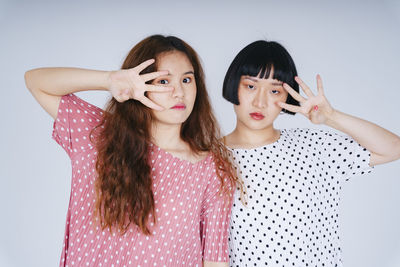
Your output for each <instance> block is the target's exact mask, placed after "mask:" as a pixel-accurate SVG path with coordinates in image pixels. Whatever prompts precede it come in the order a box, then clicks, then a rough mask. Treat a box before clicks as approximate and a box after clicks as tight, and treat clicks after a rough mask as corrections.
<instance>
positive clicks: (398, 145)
mask: <svg viewBox="0 0 400 267" xmlns="http://www.w3.org/2000/svg"><path fill="white" fill-rule="evenodd" d="M394 147H395V160H398V159H400V137H399V136H398V137H397V141H396V142H395V146H394Z"/></svg>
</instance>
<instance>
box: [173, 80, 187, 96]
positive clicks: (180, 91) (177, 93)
mask: <svg viewBox="0 0 400 267" xmlns="http://www.w3.org/2000/svg"><path fill="white" fill-rule="evenodd" d="M172 86H173V87H174V90H173V91H172V96H173V97H174V98H183V97H184V96H185V93H184V91H183V87H182V84H180V83H175V84H173V85H172Z"/></svg>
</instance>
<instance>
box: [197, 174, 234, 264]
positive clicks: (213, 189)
mask: <svg viewBox="0 0 400 267" xmlns="http://www.w3.org/2000/svg"><path fill="white" fill-rule="evenodd" d="M225 183H226V185H228V182H227V179H225ZM231 191H232V190H231ZM232 198H233V194H231V196H227V194H226V193H224V194H221V182H220V178H219V177H218V176H217V175H216V173H215V170H214V172H213V175H212V178H211V179H210V180H209V181H208V184H207V187H206V191H205V194H204V199H203V203H202V211H201V222H200V232H201V241H202V248H203V260H204V261H214V262H228V261H229V252H228V234H229V222H230V214H231V208H232Z"/></svg>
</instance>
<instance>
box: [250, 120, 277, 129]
mask: <svg viewBox="0 0 400 267" xmlns="http://www.w3.org/2000/svg"><path fill="white" fill-rule="evenodd" d="M244 125H246V127H247V128H248V129H250V130H263V129H266V128H268V127H270V126H271V124H270V123H267V122H261V121H249V122H247V123H244Z"/></svg>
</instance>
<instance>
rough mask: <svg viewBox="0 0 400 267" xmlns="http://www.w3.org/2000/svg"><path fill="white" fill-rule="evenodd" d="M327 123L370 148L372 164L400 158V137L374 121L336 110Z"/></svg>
mask: <svg viewBox="0 0 400 267" xmlns="http://www.w3.org/2000/svg"><path fill="white" fill-rule="evenodd" d="M325 124H326V125H328V126H330V127H332V128H335V129H337V130H339V131H341V132H344V133H345V134H347V135H349V136H351V137H352V138H353V139H354V140H355V141H357V142H358V143H359V144H360V145H361V146H363V147H365V148H366V149H368V150H369V151H370V152H371V159H370V161H371V162H370V165H371V166H374V165H377V164H382V163H385V162H389V161H393V160H396V159H399V158H400V137H399V136H397V135H396V134H394V133H392V132H390V131H388V130H386V129H384V128H382V127H380V126H378V125H376V124H374V123H372V122H369V121H366V120H363V119H360V118H357V117H354V116H351V115H348V114H345V113H343V112H340V111H337V110H334V111H333V112H332V114H331V115H329V116H328V119H327V121H326V123H325Z"/></svg>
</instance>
